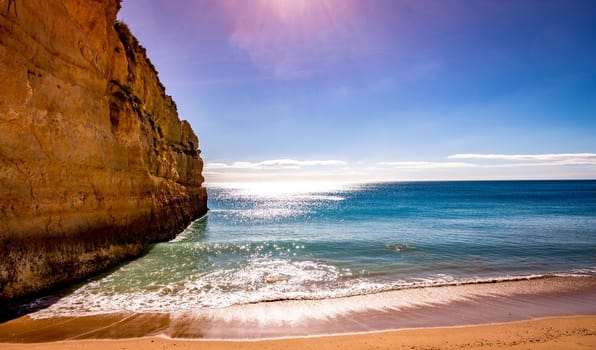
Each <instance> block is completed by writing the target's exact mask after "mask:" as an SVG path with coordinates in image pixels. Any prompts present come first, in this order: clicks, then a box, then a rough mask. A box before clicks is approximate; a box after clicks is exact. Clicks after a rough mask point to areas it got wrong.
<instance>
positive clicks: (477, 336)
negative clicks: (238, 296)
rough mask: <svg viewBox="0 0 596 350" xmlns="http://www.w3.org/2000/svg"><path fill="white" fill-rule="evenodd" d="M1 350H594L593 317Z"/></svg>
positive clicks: (595, 321) (595, 323)
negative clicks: (254, 338)
mask: <svg viewBox="0 0 596 350" xmlns="http://www.w3.org/2000/svg"><path fill="white" fill-rule="evenodd" d="M0 346H1V347H2V349H5V350H12V349H15V350H16V349H31V350H53V349H91V350H93V349H118V350H122V349H245V350H251V349H260V350H266V349H321V350H325V349H593V348H596V316H575V317H557V318H545V319H538V320H531V321H518V322H510V323H501V324H489V325H476V326H464V327H446V328H426V329H410V330H397V331H387V332H373V333H362V334H352V335H340V336H323V337H306V338H290V339H276V340H260V341H211V340H210V341H205V340H180V339H166V338H162V337H145V338H136V339H120V340H78V341H63V342H52V343H35V344H7V343H5V344H0Z"/></svg>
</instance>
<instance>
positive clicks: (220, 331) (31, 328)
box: [0, 278, 596, 350]
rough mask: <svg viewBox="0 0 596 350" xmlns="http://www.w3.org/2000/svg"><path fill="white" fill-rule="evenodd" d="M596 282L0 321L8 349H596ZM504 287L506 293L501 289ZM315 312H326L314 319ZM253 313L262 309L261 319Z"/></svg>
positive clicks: (0, 340)
mask: <svg viewBox="0 0 596 350" xmlns="http://www.w3.org/2000/svg"><path fill="white" fill-rule="evenodd" d="M595 285H596V279H594V278H542V279H534V280H528V281H512V282H502V283H487V284H482V285H472V286H452V287H440V288H425V289H414V290H409V291H408V290H406V291H397V292H395V293H389V294H386V295H384V294H378V295H367V296H361V297H353V298H345V299H339V300H324V301H320V302H316V301H309V302H301V301H288V302H275V303H260V304H254V305H246V306H238V307H235V308H230V309H228V310H227V311H225V313H224V314H226V315H230V314H236V315H237V316H239V317H236V318H231V319H228V320H224V319H218V317H216V315H217V310H212V317H211V318H199V317H194V318H192V317H189V316H180V315H176V314H168V313H115V314H103V315H87V316H71V317H50V318H36V317H35V315H36V314H35V313H33V314H29V315H25V316H22V317H19V318H15V319H13V320H10V321H7V322H4V323H2V324H0V348H2V349H119V350H122V349H247V350H250V349H338V348H340V349H504V348H507V349H590V348H596V293H595V292H594V291H595V290H596V289H595V288H594V286H595ZM470 288H471V289H472V290H475V291H476V292H477V293H478V292H480V291H482V290H484V291H485V292H484V293H483V294H484V296H476V297H473V298H468V299H466V300H463V301H454V302H448V303H444V304H436V303H430V304H425V305H422V306H415V307H406V308H398V309H375V308H374V305H373V302H374V300H379V301H380V302H381V303H387V302H390V301H391V300H397V299H403V298H406V297H407V296H408V295H412V294H428V296H430V297H431V300H433V299H436V298H437V296H438V295H443V294H450V295H455V294H457V293H461V292H463V291H466V290H468V289H470ZM504 290H505V291H507V293H504V294H503V295H499V294H498V291H504ZM512 291H515V293H512ZM478 295H479V294H478ZM344 303H348V304H350V303H358V304H364V305H368V307H369V308H370V309H368V310H367V311H363V312H354V311H351V312H342V313H339V314H335V315H334V316H328V317H323V315H324V314H325V312H326V311H325V306H326V307H328V308H331V309H333V308H337V307H339V306H341V305H343V304H344ZM310 309H312V310H311V311H309V312H310V315H311V316H309V317H306V316H304V315H303V317H304V318H303V319H302V320H301V321H289V320H288V319H285V320H284V319H283V318H277V317H273V318H272V315H273V316H275V315H282V314H283V315H284V317H286V318H290V317H291V316H292V314H291V312H292V310H294V311H297V310H301V311H302V312H305V310H310ZM313 310H315V311H313ZM316 310H318V313H319V315H318V316H319V318H313V316H314V314H315V313H316ZM342 310H343V309H342ZM344 311H345V310H344ZM251 315H252V316H254V315H260V316H259V317H258V319H259V322H255V321H254V320H252V318H251V317H252V316H251ZM220 316H221V315H220ZM255 317H256V316H255ZM251 320H252V321H251ZM267 320H268V321H267Z"/></svg>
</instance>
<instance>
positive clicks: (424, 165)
mask: <svg viewBox="0 0 596 350" xmlns="http://www.w3.org/2000/svg"><path fill="white" fill-rule="evenodd" d="M377 165H381V166H388V167H391V168H393V169H454V168H472V167H476V166H477V165H476V164H472V163H461V162H379V163H377Z"/></svg>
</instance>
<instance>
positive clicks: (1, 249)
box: [0, 0, 207, 300]
mask: <svg viewBox="0 0 596 350" xmlns="http://www.w3.org/2000/svg"><path fill="white" fill-rule="evenodd" d="M119 7H120V1H118V0H84V1H83V0H52V1H47V0H0V90H1V91H2V93H1V94H0V300H1V299H11V298H15V297H19V296H22V295H26V294H31V293H35V292H38V291H41V290H45V289H48V288H53V287H57V286H61V285H63V284H64V283H68V282H71V281H74V280H77V279H81V278H84V277H85V276H88V275H90V274H93V273H96V272H98V271H101V270H105V269H106V268H108V267H110V266H113V265H115V264H117V263H118V262H121V261H123V260H124V259H128V258H132V257H135V256H138V255H139V254H140V253H142V252H143V250H144V249H145V248H146V247H147V244H148V243H150V242H152V241H158V240H167V239H170V238H173V237H174V236H175V235H176V233H178V232H180V231H181V230H182V229H183V228H184V227H185V226H186V225H188V224H189V223H190V221H191V220H193V219H195V218H197V217H199V216H201V215H203V214H204V213H206V211H207V193H206V190H205V188H204V187H202V183H203V177H202V175H201V171H202V169H203V161H202V160H201V158H200V156H199V154H200V151H199V150H198V146H199V141H198V139H197V137H196V136H195V134H194V133H193V131H192V129H191V127H190V125H189V124H188V122H186V121H180V120H179V118H178V114H177V111H176V105H175V103H174V101H173V100H172V99H171V97H170V96H168V95H166V93H165V89H164V87H163V86H162V84H161V83H160V81H159V79H158V77H157V72H156V71H155V68H154V67H153V65H152V64H151V62H150V61H149V59H148V58H147V57H146V55H145V50H144V49H143V48H142V47H141V46H140V45H139V43H138V41H137V40H136V39H135V38H134V36H133V35H132V34H131V33H130V31H129V30H128V27H127V26H126V25H125V24H123V23H119V22H117V21H116V14H117V12H118V9H119Z"/></svg>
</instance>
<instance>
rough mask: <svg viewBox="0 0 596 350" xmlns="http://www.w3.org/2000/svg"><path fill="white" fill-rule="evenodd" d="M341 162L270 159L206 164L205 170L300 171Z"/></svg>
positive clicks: (335, 164) (341, 164) (337, 164)
mask: <svg viewBox="0 0 596 350" xmlns="http://www.w3.org/2000/svg"><path fill="white" fill-rule="evenodd" d="M345 165H347V163H346V162H344V161H342V160H295V159H271V160H264V161H262V162H233V163H207V164H205V168H206V169H208V170H213V169H301V168H304V167H317V166H345Z"/></svg>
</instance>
